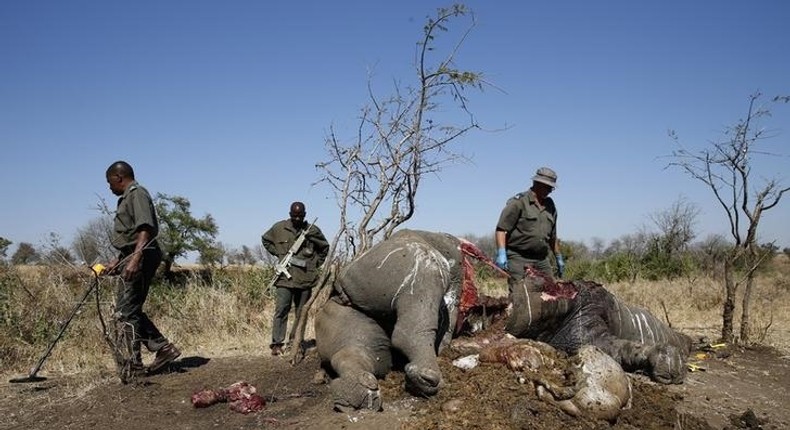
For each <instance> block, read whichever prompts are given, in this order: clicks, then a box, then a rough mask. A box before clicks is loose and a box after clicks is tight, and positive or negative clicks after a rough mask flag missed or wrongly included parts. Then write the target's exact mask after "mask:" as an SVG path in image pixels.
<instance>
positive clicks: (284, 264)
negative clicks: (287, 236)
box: [266, 217, 318, 291]
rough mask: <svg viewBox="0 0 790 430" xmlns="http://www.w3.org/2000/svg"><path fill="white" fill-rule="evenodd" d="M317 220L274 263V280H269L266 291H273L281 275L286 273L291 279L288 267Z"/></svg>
mask: <svg viewBox="0 0 790 430" xmlns="http://www.w3.org/2000/svg"><path fill="white" fill-rule="evenodd" d="M316 221H318V218H317V217H316V218H314V219H313V222H311V223H310V225H308V226H307V228H306V229H304V230H302V233H301V234H299V237H297V238H296V240H295V241H294V244H293V245H291V248H290V249H289V250H288V253H287V254H285V256H284V257H283V258H282V259H281V260H280V261H279V262H278V263H275V264H274V277H273V278H272V281H271V282H269V287H268V288H267V289H266V291H271V290H272V288H274V284H275V283H276V282H277V280H278V279H280V275H285V277H286V278H288V279H291V273H290V272H288V268H289V267H291V260H292V259H293V257H294V255H296V253H297V252H299V249H300V248H301V247H302V244H304V241H305V239H306V238H307V233H308V232H309V231H310V229H311V228H313V226H314V225H315V222H316Z"/></svg>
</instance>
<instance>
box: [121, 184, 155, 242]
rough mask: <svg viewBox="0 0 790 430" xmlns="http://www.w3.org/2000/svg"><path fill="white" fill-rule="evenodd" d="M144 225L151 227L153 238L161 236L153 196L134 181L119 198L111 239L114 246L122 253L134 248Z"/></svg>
mask: <svg viewBox="0 0 790 430" xmlns="http://www.w3.org/2000/svg"><path fill="white" fill-rule="evenodd" d="M144 225H147V226H149V227H151V237H156V236H157V235H158V234H159V222H158V221H157V218H156V209H155V208H154V202H153V200H152V199H151V195H150V194H148V190H146V189H145V188H143V186H142V185H140V184H138V183H137V181H134V182H132V183H131V184H129V186H128V187H126V190H125V191H124V192H123V195H122V196H121V197H120V198H118V208H117V209H116V210H115V221H114V223H113V234H112V238H111V241H112V246H114V247H115V248H117V249H118V250H121V251H123V250H128V249H129V248H130V247H131V248H134V245H135V240H136V238H137V231H138V230H139V229H140V227H142V226H144Z"/></svg>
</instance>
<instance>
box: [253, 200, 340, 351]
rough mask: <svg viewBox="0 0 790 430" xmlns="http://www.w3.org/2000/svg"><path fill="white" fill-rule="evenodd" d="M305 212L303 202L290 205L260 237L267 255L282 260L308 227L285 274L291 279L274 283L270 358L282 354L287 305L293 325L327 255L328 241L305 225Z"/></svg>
mask: <svg viewBox="0 0 790 430" xmlns="http://www.w3.org/2000/svg"><path fill="white" fill-rule="evenodd" d="M306 215H307V211H306V209H305V206H304V203H302V202H293V203H291V209H290V211H289V216H290V218H289V219H286V220H282V221H278V222H276V223H275V224H274V225H273V226H272V227H271V228H270V229H269V230H268V231H267V232H266V233H264V234H263V236H261V242H262V243H263V247H264V248H265V249H266V250H267V251H268V252H269V254H271V255H273V256H275V257H276V258H277V259H278V260H282V258H283V257H285V255H286V254H288V251H289V250H290V249H291V246H292V245H293V244H294V242H296V239H297V238H299V236H300V235H301V234H302V231H304V230H305V229H307V228H309V230H308V231H307V234H306V235H305V240H304V243H302V246H301V247H300V248H299V249H298V250H296V252H295V253H294V256H293V258H291V263H290V265H289V266H288V273H289V274H290V275H291V277H290V278H289V277H287V276H284V275H280V276H279V277H278V278H277V280H276V281H275V283H274V286H275V287H276V291H275V301H274V317H273V321H272V343H271V344H270V345H269V348H271V352H272V355H280V354H282V353H283V347H284V346H285V344H284V341H285V332H286V328H287V324H288V313H289V312H290V311H291V305H292V304H293V306H294V307H295V309H294V314H295V317H294V322H296V321H298V320H299V315H300V314H301V312H302V308H303V306H304V304H305V303H307V300H308V299H310V295H311V293H312V288H313V287H314V286H315V283H316V281H317V280H318V273H319V270H318V269H319V268H320V267H321V265H322V264H323V263H324V260H325V259H326V256H327V254H328V253H329V242H327V240H326V238H325V237H324V233H322V232H321V229H319V228H318V226H316V225H315V224H313V225H308V224H307V223H306V222H305V216H306ZM294 328H295V327H292V328H291V334H290V336H289V337H288V340H289V343H290V341H291V340H293V338H294V334H295V332H294Z"/></svg>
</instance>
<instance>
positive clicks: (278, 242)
mask: <svg viewBox="0 0 790 430" xmlns="http://www.w3.org/2000/svg"><path fill="white" fill-rule="evenodd" d="M305 227H306V226H305ZM301 233H302V231H301V229H299V230H297V229H296V228H294V226H293V223H291V220H290V219H286V220H283V221H278V222H277V223H275V224H274V225H273V226H272V227H271V228H270V229H269V230H268V231H267V232H266V233H264V234H263V236H261V243H262V244H263V247H264V248H266V250H267V251H269V254H272V255H273V256H275V257H277V259H278V260H280V259H282V258H283V257H285V255H286V254H288V251H289V250H290V249H291V246H292V245H293V244H294V242H296V239H297V238H298V237H299V235H300V234H301ZM327 253H329V242H327V240H326V238H325V237H324V233H322V232H321V229H319V228H318V226H316V225H313V226H312V227H311V228H310V231H308V232H307V236H306V237H305V240H304V242H303V243H302V247H301V248H299V251H297V252H296V255H294V257H295V258H294V259H292V260H291V265H290V267H288V273H290V274H291V279H288V278H287V277H286V276H285V275H280V277H279V278H278V279H277V282H276V283H275V285H276V286H278V287H287V288H312V287H313V286H314V284H315V281H316V280H317V279H318V269H319V268H320V267H321V265H322V264H324V260H325V259H326V255H327Z"/></svg>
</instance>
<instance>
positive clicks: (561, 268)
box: [556, 254, 565, 279]
mask: <svg viewBox="0 0 790 430" xmlns="http://www.w3.org/2000/svg"><path fill="white" fill-rule="evenodd" d="M556 258H557V277H558V278H560V279H562V275H564V274H565V259H564V258H562V254H557V255H556Z"/></svg>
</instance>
